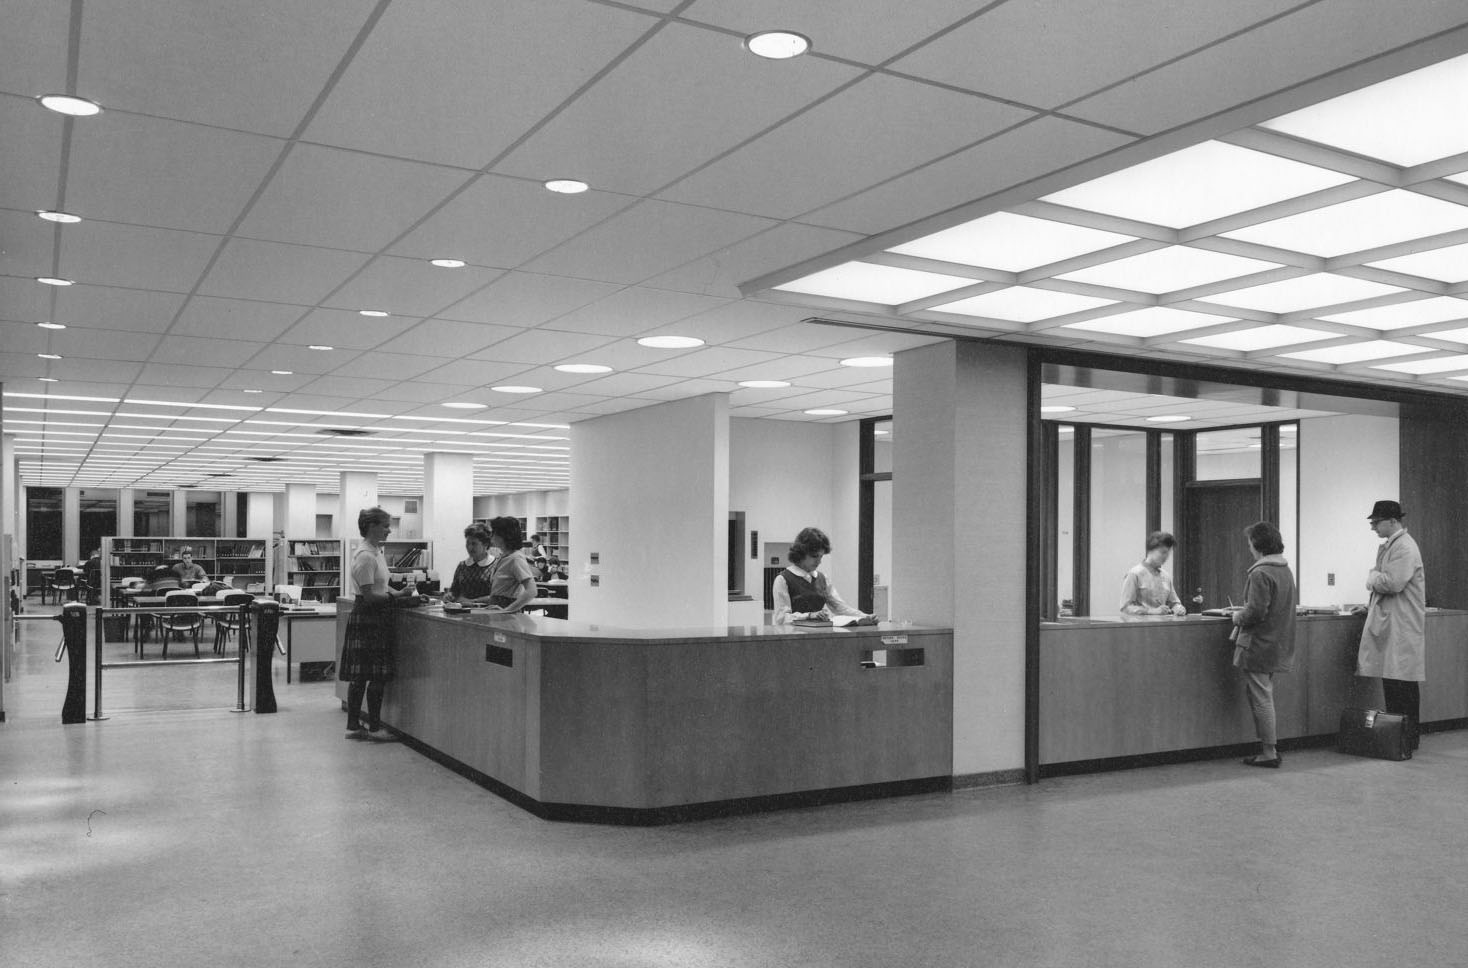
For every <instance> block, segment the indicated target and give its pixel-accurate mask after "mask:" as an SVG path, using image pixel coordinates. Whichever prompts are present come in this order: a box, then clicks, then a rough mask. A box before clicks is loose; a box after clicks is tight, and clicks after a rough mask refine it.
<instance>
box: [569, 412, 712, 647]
mask: <svg viewBox="0 0 1468 968" xmlns="http://www.w3.org/2000/svg"><path fill="white" fill-rule="evenodd" d="M570 516H571V527H572V553H571V556H572V560H571V562H570V563H569V569H568V571H569V575H570V582H571V588H570V597H571V607H570V609H569V614H570V617H571V618H572V619H575V620H576V621H578V622H591V623H595V624H600V625H610V626H615V627H621V628H648V629H656V628H679V627H685V626H695V627H704V628H709V627H713V628H722V627H724V626H725V625H726V623H727V621H728V600H729V596H728V591H727V588H728V580H727V579H728V576H727V560H728V559H727V553H728V543H729V398H728V395H727V394H705V395H704V396H699V397H692V398H690V399H686V400H677V401H673V402H671V403H664V404H658V405H656V406H651V407H644V408H642V409H639V410H629V411H626V412H624V413H618V414H611V415H609V416H605V417H597V418H595V419H592V420H583V421H580V422H578V423H575V424H572V425H571V508H570ZM593 553H595V554H597V555H598V556H599V559H600V560H599V562H598V563H597V564H596V565H593V564H591V561H590V556H591V555H592V554H593ZM593 575H595V576H597V577H598V578H599V584H598V586H597V587H594V588H593V587H592V586H591V576H593Z"/></svg>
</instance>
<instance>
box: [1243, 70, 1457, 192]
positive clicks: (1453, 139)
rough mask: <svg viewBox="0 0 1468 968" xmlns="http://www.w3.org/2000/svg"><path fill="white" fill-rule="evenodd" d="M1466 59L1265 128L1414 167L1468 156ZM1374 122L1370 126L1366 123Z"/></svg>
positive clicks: (1394, 80) (1324, 104) (1389, 82)
mask: <svg viewBox="0 0 1468 968" xmlns="http://www.w3.org/2000/svg"><path fill="white" fill-rule="evenodd" d="M1465 117H1468V55H1465V56H1463V57H1455V58H1453V59H1452V60H1446V61H1443V62H1442V63H1439V64H1433V65H1432V66H1431V67H1424V68H1422V69H1421V70H1418V71H1413V72H1412V73H1410V74H1403V75H1401V76H1400V77H1394V78H1391V79H1390V80H1386V81H1382V82H1380V83H1378V84H1373V85H1371V86H1370V87H1368V88H1364V89H1362V90H1359V91H1352V92H1351V93H1350V94H1343V95H1341V96H1340V97H1337V98H1332V99H1331V100H1329V101H1324V102H1322V103H1320V104H1315V105H1312V106H1311V107H1308V108H1304V109H1302V110H1299V111H1295V112H1293V113H1291V114H1286V115H1284V116H1283V117H1279V118H1275V119H1274V120H1273V121H1266V122H1264V124H1263V125H1261V127H1265V128H1270V129H1272V130H1274V131H1281V132H1283V133H1285V134H1289V135H1294V136H1295V137H1297V138H1303V139H1305V140H1307V141H1315V142H1318V143H1320V144H1325V145H1330V146H1332V147H1335V148H1343V149H1345V150H1346V151H1351V152H1355V153H1356V154H1359V155H1366V156H1367V157H1369V158H1380V159H1382V160H1383V161H1390V162H1392V163H1393V164H1396V165H1402V166H1411V165H1420V164H1423V163H1424V162H1428V161H1435V160H1437V159H1438V158H1446V157H1447V156H1449V155H1456V154H1460V153H1462V152H1465V151H1468V125H1464V124H1462V123H1461V122H1462V119H1463V118H1465ZM1363 118H1370V119H1371V121H1370V123H1363V122H1362V119H1363Z"/></svg>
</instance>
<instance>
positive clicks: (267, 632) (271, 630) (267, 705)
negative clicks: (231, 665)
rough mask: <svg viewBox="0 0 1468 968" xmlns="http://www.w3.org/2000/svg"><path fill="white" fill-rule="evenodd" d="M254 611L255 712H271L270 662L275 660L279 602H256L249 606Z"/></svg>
mask: <svg viewBox="0 0 1468 968" xmlns="http://www.w3.org/2000/svg"><path fill="white" fill-rule="evenodd" d="M250 608H251V610H252V611H253V612H254V613H255V621H254V623H253V624H254V627H255V641H256V642H259V643H260V644H259V645H258V646H256V647H255V712H257V713H273V712H275V711H276V705H275V683H274V682H273V681H272V679H271V663H272V662H274V661H275V640H276V636H277V633H279V631H280V603H279V602H256V603H254V604H253V605H251V606H250Z"/></svg>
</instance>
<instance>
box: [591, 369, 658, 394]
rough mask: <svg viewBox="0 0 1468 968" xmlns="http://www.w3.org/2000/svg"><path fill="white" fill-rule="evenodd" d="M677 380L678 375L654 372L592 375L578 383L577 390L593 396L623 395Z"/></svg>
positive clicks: (652, 388) (638, 392) (651, 388)
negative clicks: (663, 374)
mask: <svg viewBox="0 0 1468 968" xmlns="http://www.w3.org/2000/svg"><path fill="white" fill-rule="evenodd" d="M676 382H678V377H672V376H660V375H657V374H652V373H612V374H609V375H607V376H602V377H592V378H591V379H589V380H587V381H586V382H585V383H581V384H578V385H577V386H576V390H577V392H578V393H586V394H591V395H593V396H600V397H621V396H633V395H636V394H640V393H645V392H646V391H648V390H656V389H658V388H659V387H665V386H668V385H669V384H672V383H676Z"/></svg>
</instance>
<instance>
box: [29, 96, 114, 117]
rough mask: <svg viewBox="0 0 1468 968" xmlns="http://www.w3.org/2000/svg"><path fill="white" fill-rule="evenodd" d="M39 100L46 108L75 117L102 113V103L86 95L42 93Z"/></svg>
mask: <svg viewBox="0 0 1468 968" xmlns="http://www.w3.org/2000/svg"><path fill="white" fill-rule="evenodd" d="M37 100H39V101H40V102H41V106H42V107H44V108H49V109H50V110H52V111H55V112H56V113H57V114H69V115H71V116H72V117H74V118H86V117H91V116H92V115H94V114H101V113H102V105H100V104H98V103H97V102H96V101H88V100H87V99H86V98H84V97H73V96H72V95H70V94H42V95H41V96H40V97H39V98H38V99H37Z"/></svg>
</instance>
